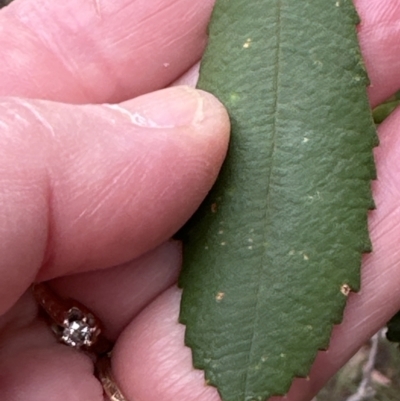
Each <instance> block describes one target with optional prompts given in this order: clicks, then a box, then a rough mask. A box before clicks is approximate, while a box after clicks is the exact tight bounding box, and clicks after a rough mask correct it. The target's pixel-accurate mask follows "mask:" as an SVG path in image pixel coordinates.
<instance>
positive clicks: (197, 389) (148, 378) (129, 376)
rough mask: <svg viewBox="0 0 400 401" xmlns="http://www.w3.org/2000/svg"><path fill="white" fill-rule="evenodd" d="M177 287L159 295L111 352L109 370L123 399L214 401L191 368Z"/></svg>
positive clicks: (199, 374) (213, 392)
mask: <svg viewBox="0 0 400 401" xmlns="http://www.w3.org/2000/svg"><path fill="white" fill-rule="evenodd" d="M179 302H180V291H179V290H178V289H177V288H176V287H172V288H171V289H170V290H168V291H166V292H165V293H164V294H162V295H161V296H160V297H159V298H158V299H157V300H156V301H155V302H153V303H152V304H151V305H150V306H149V307H148V308H147V309H145V311H144V312H143V313H141V314H140V315H139V317H138V318H137V319H135V320H134V321H133V322H132V324H130V325H129V326H128V327H127V328H126V329H125V331H124V332H123V333H122V334H121V336H120V337H119V339H118V341H117V343H116V345H115V348H114V350H113V360H112V366H113V372H114V374H115V377H116V380H117V382H118V384H119V386H120V387H121V390H122V392H123V393H124V395H125V396H126V397H127V399H128V400H143V401H158V400H160V399H162V400H163V401H175V400H177V399H181V400H185V401H200V400H204V401H220V398H219V396H218V393H217V390H216V389H215V388H213V387H210V386H207V385H206V383H205V379H204V374H203V372H201V371H199V370H195V369H193V367H192V356H191V351H190V349H189V348H186V347H185V346H184V326H182V325H180V324H179V323H178V313H179Z"/></svg>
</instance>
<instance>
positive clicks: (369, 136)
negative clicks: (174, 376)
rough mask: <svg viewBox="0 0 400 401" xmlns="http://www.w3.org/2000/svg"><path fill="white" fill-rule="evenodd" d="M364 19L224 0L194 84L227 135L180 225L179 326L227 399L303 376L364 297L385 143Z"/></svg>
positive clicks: (259, 0)
mask: <svg viewBox="0 0 400 401" xmlns="http://www.w3.org/2000/svg"><path fill="white" fill-rule="evenodd" d="M357 22H358V16H357V14H356V12H355V9H354V7H353V5H352V3H351V1H349V0H307V1H299V0H253V1H244V0H219V1H218V0H217V4H216V6H215V10H214V13H213V18H212V22H211V25H210V42H209V46H208V49H207V51H206V54H205V56H204V60H203V63H202V67H201V76H200V81H199V85H198V86H199V88H202V89H205V90H208V91H210V92H212V93H214V94H215V95H217V96H218V97H219V98H220V99H221V100H222V102H223V103H224V104H225V105H226V107H227V108H228V110H229V113H230V116H231V122H232V140H231V146H230V150H229V155H228V158H227V160H226V162H225V164H224V166H223V169H222V171H221V174H220V177H219V179H218V181H217V183H216V185H215V187H214V188H213V190H212V191H211V193H210V194H209V196H208V198H207V199H206V201H205V202H204V203H203V205H202V206H201V208H200V210H199V211H198V212H197V213H196V215H195V216H194V217H193V219H192V220H191V221H190V222H189V224H188V225H187V226H186V227H185V228H184V230H183V238H184V268H183V271H182V274H181V278H180V286H181V287H183V289H184V290H183V298H182V306H181V316H180V319H181V322H182V323H184V324H185V325H186V326H187V327H186V344H187V345H188V346H190V347H191V348H192V351H193V357H194V365H195V366H196V367H197V368H200V369H203V370H205V374H206V379H207V382H208V383H209V384H212V385H214V386H217V388H218V389H219V392H220V394H221V396H222V398H223V399H224V400H226V401H250V400H265V399H267V398H268V397H269V396H271V395H279V394H284V393H286V392H287V390H288V388H289V386H290V383H291V381H292V378H293V377H294V376H301V377H305V376H307V374H308V372H309V368H310V366H311V364H312V362H313V360H314V358H315V356H316V352H317V350H318V349H326V348H327V347H328V344H329V337H330V333H331V329H332V325H333V324H337V323H339V322H340V321H341V318H342V311H343V308H344V306H345V302H346V296H347V294H348V292H349V291H350V289H351V290H353V291H357V290H358V289H359V269H360V262H361V254H362V253H363V252H367V251H369V250H370V241H369V237H368V231H367V211H368V209H370V208H372V207H373V201H372V198H371V193H370V180H371V179H373V178H374V177H375V169H374V162H373V156H372V148H373V146H375V145H376V143H377V139H376V133H375V128H374V124H373V120H372V117H371V112H370V109H369V103H368V100H367V96H366V88H365V86H366V85H367V83H368V80H367V77H366V73H365V70H364V67H363V63H362V59H361V54H360V51H359V48H358V44H357V37H356V27H355V25H356V24H357Z"/></svg>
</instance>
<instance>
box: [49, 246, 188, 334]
mask: <svg viewBox="0 0 400 401" xmlns="http://www.w3.org/2000/svg"><path fill="white" fill-rule="evenodd" d="M181 256H182V255H181V246H180V243H179V242H177V241H168V242H166V243H164V244H162V245H161V246H159V247H158V248H156V249H154V250H152V251H150V252H147V253H146V254H145V255H143V256H141V257H139V258H137V259H135V260H133V261H131V262H128V263H126V264H124V265H122V266H117V267H112V268H109V269H105V270H101V271H93V272H87V273H81V274H74V275H71V276H67V277H61V278H58V279H55V280H52V281H51V282H50V283H51V286H52V288H53V289H55V291H56V292H57V294H59V295H60V296H62V297H64V298H73V299H76V300H77V301H79V302H81V303H82V304H83V305H85V306H86V307H88V308H89V309H90V310H91V311H93V312H94V314H95V315H96V316H97V317H98V318H99V319H100V321H101V322H102V323H103V326H104V329H105V330H104V334H105V335H106V337H107V338H109V339H111V340H115V339H116V338H117V337H118V335H119V334H120V333H121V331H122V330H123V329H124V328H125V327H126V326H127V325H128V323H130V322H131V321H132V320H133V318H134V317H135V316H136V315H137V314H138V313H139V312H140V311H141V310H142V309H143V308H144V307H145V306H147V305H148V304H149V303H150V302H151V301H153V300H154V299H155V298H156V297H157V296H158V295H160V294H161V293H162V292H164V291H165V290H166V289H167V288H169V287H171V285H172V284H174V283H176V282H177V280H178V274H179V270H180V266H181Z"/></svg>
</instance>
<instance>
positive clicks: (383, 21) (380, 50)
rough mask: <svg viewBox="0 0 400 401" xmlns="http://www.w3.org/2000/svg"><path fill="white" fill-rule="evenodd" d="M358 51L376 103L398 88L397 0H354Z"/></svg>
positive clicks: (399, 31) (399, 10)
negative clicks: (356, 16)
mask: <svg viewBox="0 0 400 401" xmlns="http://www.w3.org/2000/svg"><path fill="white" fill-rule="evenodd" d="M354 3H355V5H356V7H357V10H358V13H359V14H360V17H361V24H360V25H359V27H358V31H359V38H360V45H361V49H362V54H363V57H364V61H365V64H366V67H367V71H368V75H369V78H370V80H371V86H370V87H369V88H368V93H369V97H370V101H371V104H372V106H373V107H374V106H376V105H378V104H379V103H381V102H382V101H384V100H386V99H387V98H388V97H389V96H391V95H393V94H394V93H395V92H396V91H397V90H399V89H400V57H399V51H400V3H399V2H398V1H397V0H354Z"/></svg>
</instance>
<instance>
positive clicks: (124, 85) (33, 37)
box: [0, 0, 214, 103]
mask: <svg viewBox="0 0 400 401" xmlns="http://www.w3.org/2000/svg"><path fill="white" fill-rule="evenodd" d="M213 4H214V0H202V1H194V0H151V1H150V0H136V1H131V0H118V1H114V0H101V1H100V0H71V1H67V2H57V1H52V0H16V1H15V2H13V3H11V5H9V6H8V7H6V8H4V9H2V10H1V12H0V31H1V32H2V33H1V35H0V48H1V49H2V56H1V59H2V62H1V63H0V77H1V78H0V96H19V97H33V98H41V99H48V100H56V101H63V102H68V103H104V102H107V103H116V102H120V101H123V100H127V99H130V98H132V97H135V96H138V95H140V94H143V93H146V92H150V91H153V90H156V89H159V88H162V87H165V86H167V85H168V84H169V83H171V82H172V81H174V80H175V79H176V78H177V77H179V76H180V75H181V74H182V73H183V72H185V71H186V70H187V69H188V68H189V67H190V66H192V65H193V64H194V63H195V62H196V61H197V60H198V59H199V58H200V57H201V54H202V52H203V49H204V46H205V43H206V39H207V37H206V26H207V22H208V19H209V16H210V13H211V10H212V6H213Z"/></svg>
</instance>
